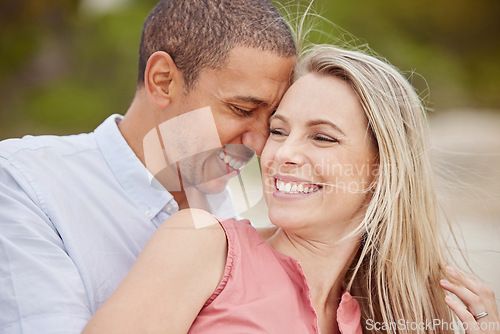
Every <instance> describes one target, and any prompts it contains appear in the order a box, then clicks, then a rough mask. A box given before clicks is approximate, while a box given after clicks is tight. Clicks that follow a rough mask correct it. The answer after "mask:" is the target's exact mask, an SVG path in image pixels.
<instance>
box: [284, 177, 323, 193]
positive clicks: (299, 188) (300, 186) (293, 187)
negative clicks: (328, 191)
mask: <svg viewBox="0 0 500 334" xmlns="http://www.w3.org/2000/svg"><path fill="white" fill-rule="evenodd" d="M274 183H275V188H276V190H278V192H280V193H284V194H310V193H314V192H317V191H319V190H320V189H321V188H322V186H320V185H317V184H313V183H304V182H285V181H282V180H278V179H274Z"/></svg>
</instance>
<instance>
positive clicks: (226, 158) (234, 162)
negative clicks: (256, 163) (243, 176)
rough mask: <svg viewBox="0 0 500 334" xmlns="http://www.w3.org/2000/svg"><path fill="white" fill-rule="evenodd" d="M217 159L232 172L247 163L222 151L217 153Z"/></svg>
mask: <svg viewBox="0 0 500 334" xmlns="http://www.w3.org/2000/svg"><path fill="white" fill-rule="evenodd" d="M217 157H218V158H219V159H220V160H221V161H222V162H223V163H224V164H226V165H228V166H229V167H231V168H232V169H233V170H241V169H242V168H243V166H245V164H246V163H247V162H248V160H243V159H241V158H238V157H236V156H234V155H231V154H229V153H227V152H225V151H224V150H220V151H219V152H218V153H217Z"/></svg>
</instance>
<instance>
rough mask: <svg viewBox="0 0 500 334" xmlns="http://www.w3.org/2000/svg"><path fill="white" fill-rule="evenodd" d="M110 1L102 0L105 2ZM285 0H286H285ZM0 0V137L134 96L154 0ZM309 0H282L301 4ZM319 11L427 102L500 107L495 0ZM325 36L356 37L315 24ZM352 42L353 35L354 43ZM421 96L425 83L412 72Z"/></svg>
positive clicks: (75, 124)
mask: <svg viewBox="0 0 500 334" xmlns="http://www.w3.org/2000/svg"><path fill="white" fill-rule="evenodd" d="M109 1H110V0H106V2H107V3H108V2H109ZM285 1H287V0H283V1H282V3H285ZM90 2H93V3H94V5H95V4H96V3H99V4H102V3H101V2H104V0H99V1H98V0H92V1H90V0H44V1H33V0H31V1H28V0H16V1H12V0H0V31H1V34H0V57H1V61H0V139H3V138H8V137H12V136H16V137H17V136H22V135H24V134H28V133H31V134H42V133H54V134H69V133H76V132H82V131H91V130H92V129H93V128H95V126H96V125H98V124H99V123H100V122H101V121H102V120H103V119H104V118H105V117H106V116H108V115H109V114H111V113H124V112H125V111H126V108H127V107H128V104H129V102H130V100H131V98H132V95H133V94H134V90H135V82H136V66H137V65H136V63H137V48H138V44H139V39H140V32H141V27H142V23H143V21H144V18H145V17H146V15H147V13H148V12H149V10H151V8H152V7H153V6H154V4H155V3H156V1H155V0H141V1H139V0H113V1H111V2H114V3H118V2H121V3H122V4H121V6H115V7H107V6H104V5H103V6H100V8H108V9H109V8H114V10H111V9H109V11H107V12H102V11H92V10H88V8H89V7H88V5H89V3H90ZM308 3H309V1H305V0H304V1H299V0H294V1H289V2H288V4H301V5H302V7H304V6H306V5H307V4H308ZM314 7H315V8H316V11H318V12H319V13H320V14H322V15H323V16H324V17H326V18H327V19H328V20H330V21H331V22H333V23H335V24H337V25H339V26H340V27H342V28H344V29H345V30H347V31H349V32H350V33H352V34H353V35H354V36H356V37H357V38H358V39H360V40H361V41H366V42H369V45H370V46H371V47H372V48H373V49H374V50H375V51H376V52H377V53H379V54H380V55H381V56H384V57H387V58H388V59H389V60H390V61H391V62H392V63H393V64H395V65H396V66H398V67H399V68H401V69H402V70H405V71H408V72H410V73H409V75H411V72H412V71H415V72H417V73H419V74H421V75H422V76H423V77H424V78H425V79H426V80H427V83H428V85H429V87H430V92H431V96H430V101H432V103H431V104H430V106H431V107H432V108H434V109H438V110H441V109H447V108H457V107H480V108H491V109H493V108H497V109H498V108H500V94H499V87H500V66H499V62H498V59H500V20H498V17H500V15H499V14H500V2H499V1H498V0H476V1H474V2H472V1H468V0H439V1H434V0H421V1H400V0H380V1H372V0H349V1H347V0H334V1H332V0H315V1H314ZM318 28H319V29H320V30H323V31H325V32H327V33H328V34H331V35H332V36H333V37H334V38H330V39H327V38H325V37H324V36H323V37H321V36H320V35H319V34H312V35H311V37H312V39H313V40H314V41H322V42H331V41H333V42H335V43H339V42H342V41H347V42H351V43H352V42H356V39H352V38H351V36H350V35H346V34H344V33H343V31H342V30H341V29H337V28H335V27H333V26H332V25H331V24H327V23H326V21H325V22H323V23H321V24H320V25H319V26H318ZM358 43H359V41H358ZM413 80H414V84H415V85H416V86H417V88H418V89H419V90H420V91H421V92H422V94H426V88H427V85H426V82H425V81H424V80H422V79H420V78H419V77H418V76H414V79H413Z"/></svg>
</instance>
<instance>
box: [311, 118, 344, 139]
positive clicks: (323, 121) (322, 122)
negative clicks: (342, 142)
mask: <svg viewBox="0 0 500 334" xmlns="http://www.w3.org/2000/svg"><path fill="white" fill-rule="evenodd" d="M306 125H307V126H315V125H328V126H330V127H332V128H333V129H334V130H337V131H338V132H340V133H341V134H342V135H344V136H345V133H344V131H342V129H341V128H340V127H339V126H338V125H337V124H335V123H333V122H331V121H328V120H326V119H315V120H311V121H308V122H307V123H306Z"/></svg>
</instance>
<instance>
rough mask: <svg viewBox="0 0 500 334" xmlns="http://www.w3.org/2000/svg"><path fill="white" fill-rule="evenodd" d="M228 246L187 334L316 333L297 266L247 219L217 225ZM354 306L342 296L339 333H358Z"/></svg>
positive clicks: (306, 288)
mask: <svg viewBox="0 0 500 334" xmlns="http://www.w3.org/2000/svg"><path fill="white" fill-rule="evenodd" d="M220 224H221V225H222V227H223V229H224V231H225V233H226V237H227V243H228V248H227V249H228V250H227V260H226V267H225V271H224V274H223V277H222V280H221V282H220V283H219V286H218V287H217V288H216V290H215V291H214V293H213V294H212V296H211V297H210V298H209V299H208V300H207V302H206V303H205V305H204V306H203V308H202V309H201V311H200V313H199V314H198V317H197V318H196V319H195V321H194V323H193V325H192V326H191V329H190V330H189V333H191V334H196V333H203V334H243V333H244V334H250V333H252V334H253V333H259V334H261V333H272V334H294V333H297V334H307V333H316V334H317V333H319V328H318V319H317V315H316V311H315V310H314V307H313V304H312V300H311V295H310V291H309V286H308V284H307V282H306V278H305V275H304V273H303V272H302V268H301V266H300V263H299V262H298V261H297V260H295V259H293V258H291V257H289V256H286V255H284V254H281V253H279V252H277V251H275V250H274V249H273V248H272V247H271V246H270V245H268V244H267V243H266V242H265V241H264V239H262V237H261V236H260V235H259V234H258V232H257V231H256V230H255V228H254V227H253V226H252V225H251V224H250V222H249V221H248V220H240V221H236V220H234V219H229V220H225V221H222V222H220ZM360 318H361V312H360V309H359V305H358V302H357V301H356V300H355V299H354V298H352V297H351V295H350V294H349V293H347V292H345V293H344V294H343V295H342V300H341V301H340V304H339V308H338V311H337V322H338V325H339V328H340V331H341V332H342V334H361V333H362V331H361V324H360Z"/></svg>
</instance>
